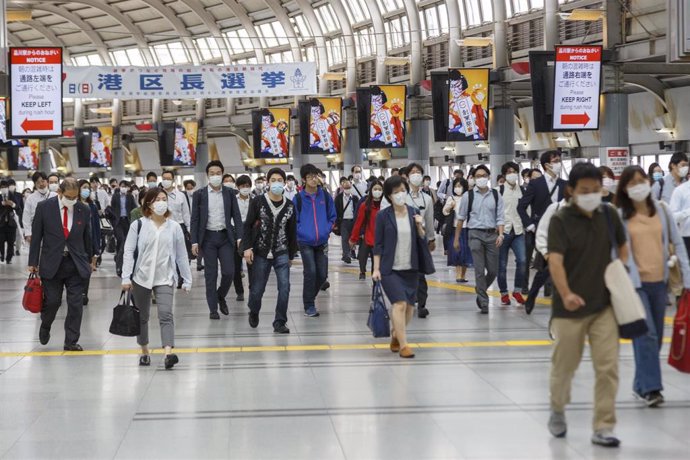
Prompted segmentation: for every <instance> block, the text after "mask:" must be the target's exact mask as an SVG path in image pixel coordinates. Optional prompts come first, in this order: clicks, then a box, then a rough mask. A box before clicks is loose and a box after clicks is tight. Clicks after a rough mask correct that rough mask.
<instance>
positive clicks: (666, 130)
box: [654, 127, 673, 134]
mask: <svg viewBox="0 0 690 460" xmlns="http://www.w3.org/2000/svg"><path fill="white" fill-rule="evenodd" d="M654 131H656V132H657V133H659V134H673V128H667V127H663V128H657V129H655V130H654Z"/></svg>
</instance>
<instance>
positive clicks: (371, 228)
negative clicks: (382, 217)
mask: <svg viewBox="0 0 690 460" xmlns="http://www.w3.org/2000/svg"><path fill="white" fill-rule="evenodd" d="M380 209H381V201H375V200H374V201H372V202H371V212H370V213H369V223H367V225H366V229H365V233H364V243H365V244H366V245H367V246H371V247H373V246H374V239H375V229H376V214H378V213H379V210H380ZM366 213H367V202H366V200H365V201H363V202H362V204H360V205H359V210H358V211H357V220H356V221H355V225H354V226H353V227H352V233H350V242H351V243H357V242H358V241H359V235H360V234H361V233H362V225H364V216H365V215H366Z"/></svg>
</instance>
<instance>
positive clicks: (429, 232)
mask: <svg viewBox="0 0 690 460" xmlns="http://www.w3.org/2000/svg"><path fill="white" fill-rule="evenodd" d="M405 204H406V205H408V206H410V207H412V208H414V209H416V210H418V211H419V214H420V215H421V216H422V219H423V224H424V234H425V237H426V240H427V241H435V240H436V232H434V201H433V199H432V198H431V197H430V196H429V195H428V194H426V193H424V192H422V189H421V188H420V189H419V191H418V192H417V193H415V192H413V191H412V190H411V189H410V193H408V194H407V195H406V196H405Z"/></svg>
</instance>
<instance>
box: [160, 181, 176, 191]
mask: <svg viewBox="0 0 690 460" xmlns="http://www.w3.org/2000/svg"><path fill="white" fill-rule="evenodd" d="M161 184H162V185H163V188H164V189H166V190H167V189H169V188H170V187H172V184H173V182H172V181H171V180H168V179H163V180H162V181H161Z"/></svg>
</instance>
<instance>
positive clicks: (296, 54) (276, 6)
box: [264, 0, 304, 62]
mask: <svg viewBox="0 0 690 460" xmlns="http://www.w3.org/2000/svg"><path fill="white" fill-rule="evenodd" d="M264 3H265V4H266V5H267V6H268V7H269V8H270V9H271V11H273V14H274V15H275V17H276V19H277V20H278V22H280V25H281V26H282V27H283V30H285V33H286V34H287V40H288V43H290V50H291V52H292V59H293V60H294V61H295V62H299V61H303V60H304V59H303V57H302V53H301V52H300V46H299V39H298V38H297V33H296V32H295V26H293V25H292V23H291V22H290V18H289V17H288V15H287V11H286V10H285V8H284V7H283V5H282V4H281V3H280V2H279V1H278V0H264Z"/></svg>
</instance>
